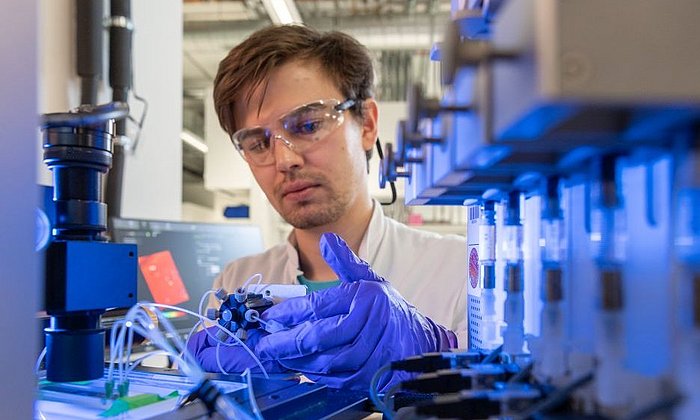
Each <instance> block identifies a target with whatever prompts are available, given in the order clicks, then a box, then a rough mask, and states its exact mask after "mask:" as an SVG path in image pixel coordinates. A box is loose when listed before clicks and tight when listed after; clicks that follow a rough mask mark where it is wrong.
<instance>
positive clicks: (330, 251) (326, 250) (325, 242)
mask: <svg viewBox="0 0 700 420" xmlns="http://www.w3.org/2000/svg"><path fill="white" fill-rule="evenodd" d="M319 247H320V249H321V255H322V256H323V259H324V260H326V263H327V264H328V265H329V266H330V267H331V268H332V269H333V271H334V272H335V273H336V274H337V275H338V278H339V279H340V280H341V281H343V282H347V283H350V282H354V281H357V280H368V281H380V282H381V281H384V279H382V278H381V277H380V276H379V275H377V274H376V273H375V272H374V271H373V270H372V268H371V267H370V266H369V264H367V263H366V262H365V261H363V260H362V259H360V257H358V256H357V255H355V253H354V252H352V250H351V249H350V247H349V246H348V244H347V243H346V242H345V241H344V240H343V238H341V237H340V236H338V235H336V234H335V233H330V232H327V233H324V234H323V235H321V240H320V241H319Z"/></svg>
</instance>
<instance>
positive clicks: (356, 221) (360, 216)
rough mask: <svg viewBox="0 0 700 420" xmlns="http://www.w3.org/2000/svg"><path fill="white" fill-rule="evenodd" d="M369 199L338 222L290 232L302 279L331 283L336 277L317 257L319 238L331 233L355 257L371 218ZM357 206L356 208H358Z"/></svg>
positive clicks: (319, 252)
mask: <svg viewBox="0 0 700 420" xmlns="http://www.w3.org/2000/svg"><path fill="white" fill-rule="evenodd" d="M373 205H374V204H373V202H372V200H369V201H368V204H367V205H362V206H356V207H354V208H353V209H352V210H350V211H348V212H347V213H346V214H345V215H344V216H343V217H341V218H340V219H339V220H337V221H335V222H333V223H330V224H327V225H323V226H318V227H315V228H312V229H294V237H295V239H296V242H297V251H298V252H299V265H300V268H301V270H302V271H303V272H304V277H306V278H307V279H309V280H333V279H337V278H338V276H337V275H336V274H335V273H334V272H333V270H332V269H331V268H330V267H329V266H328V264H326V261H325V260H324V259H323V257H322V256H321V250H320V249H319V247H318V243H319V241H320V239H321V235H322V234H324V233H326V232H333V233H335V234H337V235H339V236H340V237H341V238H343V239H344V240H345V242H347V244H348V246H349V247H350V249H352V250H353V252H355V254H357V253H358V252H359V250H360V244H361V243H362V238H363V237H364V236H365V232H366V231H367V227H368V226H369V221H370V219H371V218H372V208H373ZM358 207H359V208H358Z"/></svg>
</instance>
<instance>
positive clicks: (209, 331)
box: [187, 327, 226, 356]
mask: <svg viewBox="0 0 700 420" xmlns="http://www.w3.org/2000/svg"><path fill="white" fill-rule="evenodd" d="M218 331H219V328H218V327H209V328H205V329H203V330H199V331H197V332H196V333H194V334H192V336H191V337H190V339H189V340H188V341H187V349H188V350H189V351H190V353H192V354H193V355H195V356H196V355H197V353H198V352H199V351H201V350H202V349H205V348H207V347H212V346H216V344H217V341H216V340H214V339H212V337H216V334H217V333H218ZM223 341H224V342H226V339H225V340H223Z"/></svg>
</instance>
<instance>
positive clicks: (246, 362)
mask: <svg viewBox="0 0 700 420" xmlns="http://www.w3.org/2000/svg"><path fill="white" fill-rule="evenodd" d="M217 353H218V355H217ZM217 357H218V359H219V360H218V362H217ZM196 358H197V361H198V362H199V364H200V365H201V366H202V369H204V370H206V371H207V372H220V373H224V372H222V371H221V369H220V368H219V364H220V365H221V367H222V368H223V369H224V371H225V373H241V372H243V371H244V370H246V368H251V369H252V368H253V366H257V364H256V363H255V361H254V360H253V359H252V358H251V357H250V355H249V354H248V352H247V351H245V349H243V348H241V346H240V345H238V346H232V347H225V346H218V349H217V346H213V347H206V348H203V349H201V351H200V352H199V353H198V354H197V355H196Z"/></svg>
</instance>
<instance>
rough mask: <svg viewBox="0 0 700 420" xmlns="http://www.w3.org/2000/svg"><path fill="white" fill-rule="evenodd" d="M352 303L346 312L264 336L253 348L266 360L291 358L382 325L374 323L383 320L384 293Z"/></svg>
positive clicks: (325, 347)
mask: <svg viewBox="0 0 700 420" xmlns="http://www.w3.org/2000/svg"><path fill="white" fill-rule="evenodd" d="M370 284H376V283H370ZM358 296H359V294H358ZM352 306H353V309H352V310H350V311H349V312H348V313H347V314H343V315H336V316H332V317H328V318H323V319H319V320H316V321H306V322H304V323H302V324H300V325H297V326H295V327H293V328H290V329H288V330H284V331H280V332H278V333H275V334H270V335H269V336H267V337H263V338H262V339H261V340H260V341H259V342H258V346H257V348H256V349H257V351H258V352H259V354H260V356H261V357H262V358H264V359H267V360H278V359H291V358H297V357H302V356H306V355H309V354H314V353H318V352H322V351H325V350H328V349H331V348H334V347H338V346H343V345H347V344H350V343H352V342H353V341H354V340H355V338H356V337H357V336H358V335H359V334H360V332H361V331H362V330H363V329H365V328H370V329H372V328H380V329H381V326H380V325H377V324H381V323H382V322H385V315H386V313H385V311H386V309H388V308H387V300H386V299H385V296H384V295H381V294H380V295H377V294H374V295H370V296H366V299H362V300H361V301H359V302H358V301H357V300H355V301H353V304H352ZM373 311H376V313H377V314H380V316H378V317H377V319H371V318H372V315H373V314H374V313H373Z"/></svg>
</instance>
